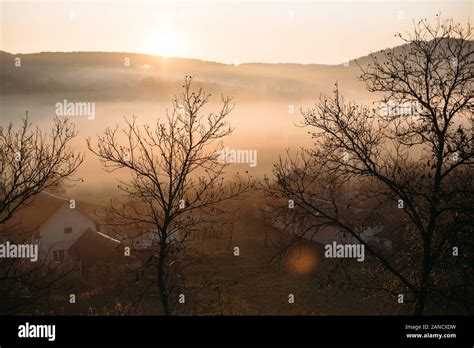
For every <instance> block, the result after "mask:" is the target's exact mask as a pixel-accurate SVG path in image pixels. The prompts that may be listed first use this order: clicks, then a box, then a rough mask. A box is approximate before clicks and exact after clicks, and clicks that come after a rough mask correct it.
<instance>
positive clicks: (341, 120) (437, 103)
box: [267, 17, 474, 314]
mask: <svg viewBox="0 0 474 348" xmlns="http://www.w3.org/2000/svg"><path fill="white" fill-rule="evenodd" d="M399 37H401V38H402V39H403V40H404V41H405V43H406V44H405V45H403V46H401V47H398V48H396V49H394V50H386V51H384V52H382V54H381V56H382V57H380V56H379V57H377V55H372V63H371V64H369V65H368V66H366V67H361V69H362V75H361V79H362V81H365V83H366V85H367V88H368V90H369V91H372V92H379V93H382V94H383V99H382V101H381V102H382V104H381V105H382V106H383V108H382V110H376V109H370V108H368V107H365V106H360V105H358V104H356V103H354V102H349V103H347V102H345V101H344V99H343V98H342V96H341V95H340V94H339V89H338V86H337V84H336V87H335V92H334V97H333V98H329V97H321V99H320V100H319V102H318V103H317V105H316V106H315V108H313V109H311V110H308V111H306V112H304V113H303V116H304V122H303V124H304V125H305V126H308V127H310V128H311V131H310V133H311V134H312V136H313V138H314V140H315V146H314V148H313V149H311V150H303V151H302V153H300V154H299V155H298V156H297V157H296V158H295V159H292V158H288V159H286V160H280V162H279V163H277V164H276V165H275V169H274V174H275V176H276V180H275V181H274V182H272V181H270V180H267V192H268V193H269V194H270V195H271V196H273V197H286V198H287V199H294V201H295V207H296V208H295V211H294V212H287V213H286V214H287V215H291V217H289V218H292V219H295V220H297V221H299V224H300V225H299V228H300V230H301V231H303V232H302V233H301V234H300V235H301V236H302V235H307V234H305V233H307V232H308V231H309V232H311V233H317V232H318V231H319V230H320V229H321V228H323V227H324V226H335V227H337V228H338V229H339V230H341V231H344V232H345V233H347V234H349V235H351V236H352V237H353V238H355V239H356V240H357V241H358V242H359V243H361V244H364V245H365V250H367V251H368V252H369V254H370V256H371V257H372V259H371V260H370V261H369V263H368V267H369V266H370V267H371V272H369V273H368V274H369V277H368V279H369V280H368V283H365V284H360V286H361V287H365V288H367V289H371V290H376V291H380V292H385V293H387V294H390V296H391V300H392V301H394V295H397V294H407V293H408V294H409V295H410V296H409V297H410V298H409V300H408V302H412V303H413V313H414V314H423V313H424V312H425V309H426V305H427V300H428V298H430V299H431V300H432V301H433V302H434V301H438V300H439V299H440V298H441V299H444V300H446V301H448V302H449V301H451V302H449V304H450V305H452V304H453V303H462V304H463V305H464V306H465V307H464V308H465V310H467V311H468V312H470V311H472V298H470V297H469V296H470V295H469V294H467V293H466V292H465V291H463V290H462V288H463V287H464V286H466V285H467V284H469V281H472V279H473V272H472V253H471V252H470V251H469V250H472V242H473V238H472V235H471V234H472V221H473V219H472V205H473V204H472V203H473V202H472V201H473V200H472V193H473V189H472V187H473V186H472V177H473V175H472V174H473V173H472V164H473V153H472V148H471V147H470V145H471V142H472V134H469V133H468V128H466V127H467V124H468V123H471V122H472V119H471V117H472V107H473V95H472V87H473V74H474V66H473V55H474V52H473V42H472V29H471V27H470V26H467V28H463V27H462V26H461V25H460V24H456V23H453V21H452V20H442V19H440V18H438V17H437V20H436V21H435V23H434V24H430V23H429V22H428V21H427V20H421V21H419V22H417V23H415V24H414V31H413V34H412V35H408V36H407V37H405V36H403V35H399ZM380 111H383V112H380ZM470 127H472V125H470ZM471 129H472V128H471ZM323 183H324V185H327V187H328V188H329V189H326V190H323V189H322V186H323V185H322V184H323ZM355 184H358V187H354V185H355ZM349 185H351V186H352V189H351V191H350V193H349V194H348V191H347V188H348V186H349ZM315 197H316V199H315ZM398 208H400V209H398ZM295 217H297V218H295ZM286 221H288V220H286ZM375 225H380V226H384V230H385V231H384V235H385V237H387V238H390V239H391V240H393V241H394V242H395V245H394V248H395V249H394V251H395V252H396V253H397V254H396V257H394V256H393V255H388V254H387V253H386V252H384V251H383V250H381V249H380V248H377V246H376V245H374V244H373V243H371V242H369V241H368V239H367V238H365V237H364V235H363V234H362V233H361V232H362V231H363V228H364V226H375ZM458 250H459V255H458V254H457V251H458ZM406 291H407V292H406ZM453 301H454V302H453ZM392 303H394V302H392Z"/></svg>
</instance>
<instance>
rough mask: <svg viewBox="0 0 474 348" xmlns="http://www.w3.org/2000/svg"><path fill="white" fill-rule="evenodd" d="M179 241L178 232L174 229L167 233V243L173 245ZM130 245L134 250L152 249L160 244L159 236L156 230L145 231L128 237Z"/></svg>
mask: <svg viewBox="0 0 474 348" xmlns="http://www.w3.org/2000/svg"><path fill="white" fill-rule="evenodd" d="M179 241H180V236H179V230H178V229H177V228H174V229H172V230H171V232H168V237H167V242H168V244H169V245H173V244H175V243H177V242H179ZM130 243H131V244H132V246H133V248H134V249H135V250H149V249H153V248H154V247H156V246H157V245H159V243H160V234H159V233H158V230H157V229H154V230H149V231H145V232H143V233H140V234H139V235H136V236H133V237H130Z"/></svg>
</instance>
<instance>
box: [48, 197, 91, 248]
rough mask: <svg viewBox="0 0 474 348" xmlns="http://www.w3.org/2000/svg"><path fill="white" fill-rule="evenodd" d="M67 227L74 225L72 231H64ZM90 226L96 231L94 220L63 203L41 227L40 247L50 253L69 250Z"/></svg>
mask: <svg viewBox="0 0 474 348" xmlns="http://www.w3.org/2000/svg"><path fill="white" fill-rule="evenodd" d="M65 227H72V233H67V234H66V233H64V228H65ZM88 228H90V229H92V230H94V231H95V223H94V221H92V220H91V219H90V218H88V217H87V216H86V215H84V214H82V213H81V212H79V211H78V210H77V209H71V208H69V204H67V203H66V204H63V205H62V206H61V207H60V208H59V209H58V210H56V211H55V212H54V213H53V215H51V216H50V217H49V218H48V220H46V222H45V223H44V224H43V225H42V226H41V227H40V229H39V231H40V241H39V243H40V249H41V251H42V253H48V252H49V253H50V255H51V253H52V251H53V250H60V249H64V250H67V249H69V248H70V247H71V245H72V244H74V242H75V241H76V240H77V238H79V237H80V236H81V235H82V234H83V233H84V232H85V231H86V230H87V229H88Z"/></svg>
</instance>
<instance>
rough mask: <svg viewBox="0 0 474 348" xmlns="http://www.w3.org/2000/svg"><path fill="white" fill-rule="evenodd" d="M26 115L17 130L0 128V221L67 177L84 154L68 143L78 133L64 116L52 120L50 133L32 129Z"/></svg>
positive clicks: (3, 221) (8, 217) (74, 170)
mask: <svg viewBox="0 0 474 348" xmlns="http://www.w3.org/2000/svg"><path fill="white" fill-rule="evenodd" d="M31 127H32V124H31V123H30V121H29V120H28V114H27V115H26V117H25V118H24V119H22V124H21V126H20V128H19V129H18V130H15V129H14V128H13V124H12V123H11V122H10V124H9V125H8V126H7V127H6V128H3V127H0V169H1V173H2V176H1V182H0V224H3V223H5V222H6V221H8V220H9V219H10V218H11V217H12V216H13V214H14V213H15V211H16V210H18V209H19V208H20V207H21V206H22V205H24V204H25V203H26V202H27V201H28V200H29V199H30V198H31V197H33V196H34V195H36V194H38V193H39V192H41V191H44V190H46V189H48V188H53V187H55V186H57V185H59V184H61V183H62V182H64V180H66V179H69V178H70V177H71V176H72V175H73V174H74V173H75V172H76V171H77V168H78V167H79V166H80V165H81V163H82V161H83V156H82V155H81V154H80V153H75V152H74V151H73V150H72V149H71V148H70V147H69V146H68V145H69V143H70V141H71V140H72V139H73V138H74V137H75V136H76V135H77V132H76V130H75V128H74V125H73V124H71V123H70V122H68V119H67V118H63V119H60V118H58V117H56V118H55V119H54V127H53V128H52V130H51V133H50V134H46V133H45V132H43V131H41V130H40V129H39V128H36V129H35V130H32V129H31Z"/></svg>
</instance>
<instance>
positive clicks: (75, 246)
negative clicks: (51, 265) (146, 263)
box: [9, 192, 120, 264]
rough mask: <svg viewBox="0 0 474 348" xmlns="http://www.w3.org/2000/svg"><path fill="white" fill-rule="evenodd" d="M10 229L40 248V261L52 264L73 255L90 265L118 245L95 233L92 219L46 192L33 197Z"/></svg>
mask: <svg viewBox="0 0 474 348" xmlns="http://www.w3.org/2000/svg"><path fill="white" fill-rule="evenodd" d="M9 226H10V228H11V229H14V231H17V232H18V234H20V235H21V234H23V235H26V236H30V238H29V241H30V242H31V243H37V244H38V245H39V251H40V252H39V254H40V255H39V256H40V258H43V259H48V260H51V261H54V262H64V261H66V260H67V259H68V258H69V257H70V256H72V252H74V253H73V254H74V259H75V260H76V261H77V260H80V261H87V263H88V264H90V263H92V262H94V258H95V260H96V261H99V260H103V259H104V256H105V255H108V254H109V253H111V252H112V250H113V249H115V248H116V247H117V246H118V245H120V241H118V240H116V239H113V238H111V237H109V236H106V235H105V234H103V233H100V232H98V231H97V229H98V226H97V225H96V223H95V220H94V218H93V217H91V216H89V215H88V214H87V213H85V212H84V211H82V210H81V209H79V208H78V207H75V206H74V205H72V204H71V202H70V201H69V200H68V199H66V198H63V197H59V196H57V195H55V194H52V193H48V192H41V193H39V194H37V195H36V196H34V197H33V198H32V199H31V200H30V201H29V202H28V203H27V204H26V205H25V206H24V207H22V208H21V209H20V210H19V211H18V212H17V213H16V214H15V215H14V218H13V219H12V221H11V222H10V224H9ZM86 242H87V243H86ZM85 244H87V247H85ZM86 249H87V251H86Z"/></svg>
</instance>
